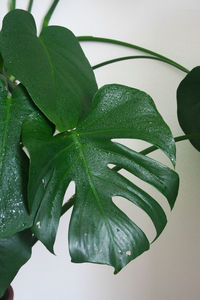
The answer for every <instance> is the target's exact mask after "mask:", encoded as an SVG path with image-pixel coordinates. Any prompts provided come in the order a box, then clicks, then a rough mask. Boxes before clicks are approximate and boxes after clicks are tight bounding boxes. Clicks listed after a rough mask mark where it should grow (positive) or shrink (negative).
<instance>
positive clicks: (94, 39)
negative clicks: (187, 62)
mask: <svg viewBox="0 0 200 300" xmlns="http://www.w3.org/2000/svg"><path fill="white" fill-rule="evenodd" d="M77 39H78V40H79V42H101V43H107V44H115V45H120V46H124V47H128V48H132V49H135V50H139V51H142V52H144V53H148V54H151V55H153V56H155V57H158V58H161V59H162V60H163V61H165V62H166V63H168V64H169V65H172V66H174V67H176V68H177V69H179V70H181V71H183V72H185V73H189V70H188V69H186V68H185V67H183V66H181V65H180V64H178V63H177V62H175V61H173V60H171V59H169V58H167V57H165V56H163V55H161V54H159V53H156V52H154V51H151V50H149V49H146V48H143V47H140V46H137V45H134V44H130V43H126V42H122V41H119V40H114V39H109V38H102V37H96V36H78V37H77Z"/></svg>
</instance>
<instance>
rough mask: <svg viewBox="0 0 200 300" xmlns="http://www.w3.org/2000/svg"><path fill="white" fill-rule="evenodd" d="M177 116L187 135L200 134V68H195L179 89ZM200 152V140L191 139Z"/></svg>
mask: <svg viewBox="0 0 200 300" xmlns="http://www.w3.org/2000/svg"><path fill="white" fill-rule="evenodd" d="M177 109H178V111H177V114H178V120H179V124H180V126H181V128H182V130H183V131H184V132H185V133H186V134H197V133H200V67H196V68H194V69H193V70H192V71H191V72H190V73H188V74H187V75H186V77H185V78H184V79H183V80H182V82H181V83H180V85H179V87H178V89H177ZM190 142H191V144H192V145H193V146H194V147H195V148H196V149H197V150H198V151H200V139H199V138H197V139H195V138H192V139H190Z"/></svg>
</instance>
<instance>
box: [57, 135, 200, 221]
mask: <svg viewBox="0 0 200 300" xmlns="http://www.w3.org/2000/svg"><path fill="white" fill-rule="evenodd" d="M191 138H200V133H195V134H186V135H181V136H177V137H175V138H174V140H175V142H176V143H177V142H181V141H184V140H188V139H191ZM155 150H158V148H157V147H156V146H151V147H148V148H146V149H144V150H142V151H140V152H139V153H140V154H143V155H147V154H149V153H151V152H153V151H155ZM121 169H122V168H120V167H118V166H115V167H113V168H112V170H114V171H116V172H118V171H119V170H121ZM74 201H75V195H73V196H72V197H71V198H70V199H69V201H68V202H67V203H65V204H64V205H63V207H62V215H64V213H65V212H66V211H67V210H68V209H69V208H70V207H72V206H73V205H74Z"/></svg>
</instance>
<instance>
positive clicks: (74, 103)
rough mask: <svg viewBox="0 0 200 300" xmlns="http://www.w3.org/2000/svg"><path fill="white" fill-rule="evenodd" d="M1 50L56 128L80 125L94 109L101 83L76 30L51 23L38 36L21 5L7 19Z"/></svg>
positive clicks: (13, 71)
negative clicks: (81, 119)
mask: <svg viewBox="0 0 200 300" xmlns="http://www.w3.org/2000/svg"><path fill="white" fill-rule="evenodd" d="M0 51H1V54H2V56H3V59H4V64H5V67H6V69H7V70H8V72H9V73H10V74H12V75H14V76H15V77H16V78H17V79H18V80H19V81H20V82H21V83H22V84H23V85H24V86H25V88H26V89H27V91H28V92H29V94H30V96H31V98H32V100H33V101H34V103H35V104H36V105H37V106H38V107H39V109H40V110H41V111H42V112H43V113H44V114H45V115H46V116H47V117H48V119H49V120H50V121H51V122H52V123H54V124H55V125H56V128H57V130H59V131H64V130H67V129H70V128H71V129H72V128H74V127H76V125H77V122H78V120H79V119H80V118H81V116H82V115H84V114H85V113H87V111H88V110H89V107H90V104H91V100H92V97H93V95H94V93H95V92H96V91H97V84H96V80H95V76H94V73H93V71H92V68H91V66H90V64H89V62H88V60H87V58H86V56H85V55H84V53H83V51H82V49H81V47H80V45H79V42H78V40H77V39H76V37H75V36H74V34H73V33H72V32H71V31H70V30H68V29H66V28H64V27H60V26H49V27H46V28H45V29H44V30H43V31H42V33H41V35H40V36H39V37H37V36H36V26H35V22H34V19H33V17H32V16H31V14H29V13H28V12H26V11H23V10H19V9H16V10H14V11H11V12H10V13H8V14H7V15H6V16H5V18H4V21H3V27H2V31H1V35H0ZM30 70H31V72H30Z"/></svg>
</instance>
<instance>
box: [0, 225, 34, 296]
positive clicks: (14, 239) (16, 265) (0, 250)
mask: <svg viewBox="0 0 200 300" xmlns="http://www.w3.org/2000/svg"><path fill="white" fill-rule="evenodd" d="M34 243H35V239H34V238H33V237H32V233H31V231H30V230H25V231H22V232H19V233H16V234H15V235H13V236H11V237H9V238H3V239H0V278H1V280H0V297H2V296H3V295H4V293H5V291H6V289H7V287H8V286H9V285H10V283H11V282H12V280H13V279H14V277H15V275H16V274H17V272H18V271H19V269H20V268H21V266H23V265H24V264H25V263H26V262H27V261H28V260H29V258H30V257H31V248H32V246H33V245H34Z"/></svg>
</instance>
